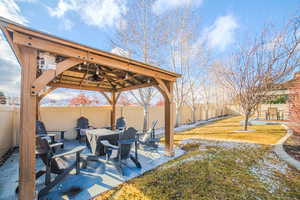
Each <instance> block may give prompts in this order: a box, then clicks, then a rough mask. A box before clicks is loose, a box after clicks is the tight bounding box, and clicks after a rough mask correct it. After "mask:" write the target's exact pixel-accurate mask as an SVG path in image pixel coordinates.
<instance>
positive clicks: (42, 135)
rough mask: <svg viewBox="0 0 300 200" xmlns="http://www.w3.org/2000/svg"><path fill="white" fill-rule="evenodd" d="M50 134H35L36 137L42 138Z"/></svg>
mask: <svg viewBox="0 0 300 200" xmlns="http://www.w3.org/2000/svg"><path fill="white" fill-rule="evenodd" d="M48 136H49V135H47V134H38V135H35V137H40V138H43V137H48Z"/></svg>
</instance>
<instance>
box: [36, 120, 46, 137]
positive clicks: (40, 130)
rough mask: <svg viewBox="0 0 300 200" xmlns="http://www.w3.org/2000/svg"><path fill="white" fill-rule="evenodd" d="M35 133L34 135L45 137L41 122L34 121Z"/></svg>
mask: <svg viewBox="0 0 300 200" xmlns="http://www.w3.org/2000/svg"><path fill="white" fill-rule="evenodd" d="M35 133H36V135H47V130H46V128H45V125H44V123H43V122H42V121H39V120H37V121H36V129H35Z"/></svg>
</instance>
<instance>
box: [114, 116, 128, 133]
mask: <svg viewBox="0 0 300 200" xmlns="http://www.w3.org/2000/svg"><path fill="white" fill-rule="evenodd" d="M116 129H117V130H125V129H126V121H125V118H124V117H119V118H118V119H117V122H116Z"/></svg>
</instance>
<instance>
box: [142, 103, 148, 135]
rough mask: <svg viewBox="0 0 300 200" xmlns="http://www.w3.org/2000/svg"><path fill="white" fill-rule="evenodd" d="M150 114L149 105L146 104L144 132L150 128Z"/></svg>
mask: <svg viewBox="0 0 300 200" xmlns="http://www.w3.org/2000/svg"><path fill="white" fill-rule="evenodd" d="M148 116H149V105H147V104H146V105H144V123H143V132H146V131H147V130H148Z"/></svg>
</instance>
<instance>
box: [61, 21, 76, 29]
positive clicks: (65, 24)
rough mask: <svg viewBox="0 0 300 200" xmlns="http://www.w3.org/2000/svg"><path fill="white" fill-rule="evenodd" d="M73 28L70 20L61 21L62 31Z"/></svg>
mask: <svg viewBox="0 0 300 200" xmlns="http://www.w3.org/2000/svg"><path fill="white" fill-rule="evenodd" d="M73 26H74V23H73V22H72V21H71V20H69V19H64V20H63V29H64V30H67V31H69V30H71V29H72V28H73Z"/></svg>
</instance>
